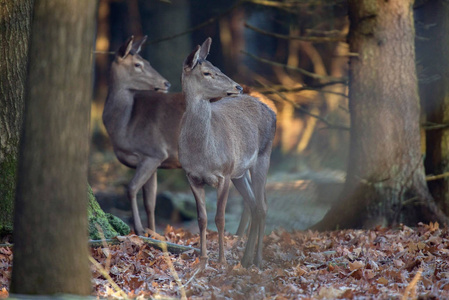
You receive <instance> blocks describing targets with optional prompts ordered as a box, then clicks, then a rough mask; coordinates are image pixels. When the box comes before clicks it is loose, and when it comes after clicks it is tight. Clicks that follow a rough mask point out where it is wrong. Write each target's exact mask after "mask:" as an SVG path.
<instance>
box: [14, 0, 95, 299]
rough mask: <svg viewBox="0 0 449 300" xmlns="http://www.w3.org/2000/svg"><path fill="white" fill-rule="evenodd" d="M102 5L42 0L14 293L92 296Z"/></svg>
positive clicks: (20, 187) (33, 51)
mask: <svg viewBox="0 0 449 300" xmlns="http://www.w3.org/2000/svg"><path fill="white" fill-rule="evenodd" d="M95 8H96V1H92V0H77V1H72V0H36V2H35V5H34V12H33V13H34V15H33V23H32V34H31V44H30V56H29V57H30V65H29V69H28V80H27V94H26V97H25V104H26V105H25V113H24V131H23V135H22V138H21V146H20V159H19V167H18V174H19V177H18V184H17V191H16V209H15V214H14V242H15V248H14V267H13V272H12V282H11V291H12V292H13V293H20V294H56V293H67V294H79V295H89V294H90V292H91V282H90V270H89V265H88V249H87V214H86V210H87V201H86V183H87V156H88V144H89V131H88V124H89V111H90V101H89V99H91V97H92V81H91V75H92V74H91V73H92V62H91V58H92V49H93V40H94V38H93V37H94V28H95V27H94V26H95V22H94V16H95Z"/></svg>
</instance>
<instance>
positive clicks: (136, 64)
mask: <svg viewBox="0 0 449 300" xmlns="http://www.w3.org/2000/svg"><path fill="white" fill-rule="evenodd" d="M134 67H136V68H140V67H142V64H139V63H135V64H134Z"/></svg>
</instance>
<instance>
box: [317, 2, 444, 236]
mask: <svg viewBox="0 0 449 300" xmlns="http://www.w3.org/2000/svg"><path fill="white" fill-rule="evenodd" d="M412 4H413V1H412V0H407V1H405V0H390V1H377V0H350V1H349V20H350V23H351V27H350V33H349V37H348V39H349V45H350V49H351V50H350V51H351V52H353V53H357V54H358V55H357V56H356V57H351V60H350V69H349V71H350V83H349V109H350V115H351V137H350V152H349V162H348V170H347V178H346V183H345V187H344V189H343V192H342V195H341V196H340V201H338V202H337V204H336V205H335V206H334V207H332V208H331V210H330V211H329V212H328V213H327V214H326V216H325V217H324V219H323V220H322V221H321V222H319V223H318V224H317V225H315V226H314V228H316V229H335V228H337V227H338V228H351V227H372V226H375V225H379V224H380V225H393V224H396V223H399V222H402V223H407V224H412V225H415V224H416V222H417V221H438V222H442V223H446V222H447V217H446V216H445V215H444V214H443V213H442V212H441V211H439V210H438V209H437V207H436V205H435V202H434V201H433V199H432V197H431V196H430V194H429V192H428V189H427V185H426V181H425V174H424V167H423V163H422V156H421V152H420V128H419V115H420V106H419V97H418V88H417V79H416V69H415V49H414V37H415V32H414V24H413V12H412Z"/></svg>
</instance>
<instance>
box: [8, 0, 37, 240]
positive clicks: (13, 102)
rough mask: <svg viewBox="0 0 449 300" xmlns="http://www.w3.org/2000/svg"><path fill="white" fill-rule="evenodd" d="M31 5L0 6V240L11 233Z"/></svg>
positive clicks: (23, 0) (25, 1)
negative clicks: (0, 237)
mask: <svg viewBox="0 0 449 300" xmlns="http://www.w3.org/2000/svg"><path fill="white" fill-rule="evenodd" d="M32 2H33V1H31V0H7V1H6V0H4V1H1V3H0V20H1V22H0V45H1V47H0V236H2V235H3V234H6V233H11V232H12V214H13V203H14V195H15V189H16V169H17V156H18V152H19V151H18V148H19V137H20V129H21V126H22V115H23V98H24V97H23V96H24V89H25V79H26V67H27V61H28V60H27V57H28V40H29V35H30V22H31V8H32Z"/></svg>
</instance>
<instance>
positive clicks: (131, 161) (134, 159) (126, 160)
mask: <svg viewBox="0 0 449 300" xmlns="http://www.w3.org/2000/svg"><path fill="white" fill-rule="evenodd" d="M114 153H115V156H116V157H117V159H118V160H119V161H120V162H121V163H122V164H124V165H125V166H127V167H129V168H134V169H135V168H136V167H137V165H138V164H139V162H140V157H139V156H138V155H136V154H134V153H132V152H127V151H121V150H114Z"/></svg>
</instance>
